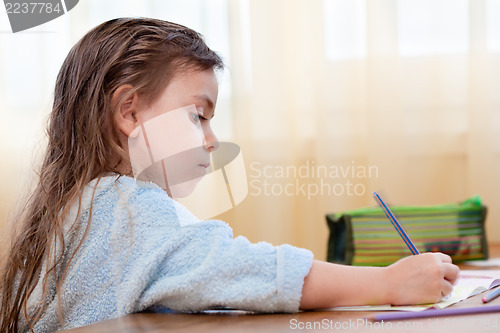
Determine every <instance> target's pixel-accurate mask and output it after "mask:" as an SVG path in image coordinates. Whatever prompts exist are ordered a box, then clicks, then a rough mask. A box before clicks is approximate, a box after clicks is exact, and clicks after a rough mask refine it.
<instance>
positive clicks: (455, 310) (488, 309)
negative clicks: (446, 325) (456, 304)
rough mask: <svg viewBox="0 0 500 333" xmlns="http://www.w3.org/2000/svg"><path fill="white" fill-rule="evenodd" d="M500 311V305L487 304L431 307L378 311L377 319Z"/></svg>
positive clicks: (416, 317)
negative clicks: (412, 310)
mask: <svg viewBox="0 0 500 333" xmlns="http://www.w3.org/2000/svg"><path fill="white" fill-rule="evenodd" d="M492 312H500V305H485V306H476V307H472V308H451V309H431V310H424V311H420V312H394V313H378V314H376V315H375V318H374V319H375V320H376V321H382V320H384V321H389V320H400V319H418V318H430V317H442V316H459V315H467V314H476V313H492Z"/></svg>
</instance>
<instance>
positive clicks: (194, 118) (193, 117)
mask: <svg viewBox="0 0 500 333" xmlns="http://www.w3.org/2000/svg"><path fill="white" fill-rule="evenodd" d="M189 119H191V121H192V122H193V124H196V125H198V124H199V123H200V116H199V115H198V114H197V113H194V112H190V113H189Z"/></svg>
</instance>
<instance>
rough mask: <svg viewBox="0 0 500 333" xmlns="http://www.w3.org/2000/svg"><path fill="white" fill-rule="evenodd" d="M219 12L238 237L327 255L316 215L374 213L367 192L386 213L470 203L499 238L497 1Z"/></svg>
mask: <svg viewBox="0 0 500 333" xmlns="http://www.w3.org/2000/svg"><path fill="white" fill-rule="evenodd" d="M229 5H230V15H229V18H230V22H231V25H230V26H231V50H232V53H231V55H232V68H231V72H232V74H233V75H232V78H233V81H232V82H233V98H232V100H233V112H234V114H233V117H234V137H235V140H236V141H237V142H239V143H240V144H241V145H242V147H243V152H244V154H245V159H246V161H247V173H248V177H249V184H250V189H249V196H248V198H247V199H246V201H245V202H243V203H242V204H241V205H240V206H238V207H236V208H235V209H234V210H232V211H230V212H229V213H227V214H225V215H224V217H225V218H226V219H227V220H230V221H232V223H233V224H234V225H235V230H236V231H238V232H241V233H243V234H245V235H249V237H250V238H251V239H252V240H261V239H266V240H269V241H271V242H273V243H281V242H291V243H292V244H295V245H298V246H304V247H308V248H310V249H312V250H313V251H314V253H315V254H316V256H317V257H319V258H324V257H325V251H326V240H327V235H328V230H327V228H326V225H325V220H324V214H325V213H327V212H341V211H344V210H348V209H352V208H358V207H363V206H368V205H370V206H371V205H374V201H373V200H372V198H371V194H372V192H373V191H381V192H382V193H383V194H384V196H385V197H386V198H387V200H388V201H389V202H390V203H391V204H393V205H397V204H404V205H420V204H422V205H423V204H439V203H447V202H456V201H462V200H464V199H466V198H468V197H470V196H472V195H474V194H479V195H480V196H481V197H482V198H483V201H484V203H485V204H486V205H487V206H488V208H489V213H488V218H487V227H488V236H489V240H490V241H497V242H498V241H499V240H500V223H499V222H498V219H499V218H500V212H499V204H500V194H499V192H498V190H497V188H498V187H499V185H500V176H499V175H500V173H499V172H498V171H497V170H498V169H499V167H500V159H499V157H500V155H499V152H500V151H499V149H498V148H499V142H500V140H499V139H500V131H499V129H500V122H499V120H500V119H499V115H500V93H499V91H500V75H498V74H499V70H500V53H499V52H500V48H499V45H500V43H499V37H498V36H500V24H499V23H498V22H500V1H498V0H490V1H483V0H479V1H476V0H474V1H467V0H459V1H457V0H432V1H422V0H378V1H365V0H324V1H318V0H317V1H310V0H293V1H290V0H282V1H272V2H270V1H264V0H256V1H255V0H252V1H245V0H242V1H237V2H231V3H230V4H229ZM231 20H232V21H231ZM249 69H251V70H249ZM349 167H350V168H349ZM301 168H302V169H301ZM325 168H326V169H328V170H329V173H328V174H325V173H323V174H321V172H320V171H321V170H324V169H325ZM282 169H285V170H289V171H293V170H295V171H300V170H302V171H304V172H303V173H302V174H299V173H298V172H297V173H296V174H294V173H293V172H280V170H282ZM305 170H308V171H309V174H307V173H306V171H305ZM335 170H337V171H338V172H335ZM339 170H340V171H339ZM314 171H317V174H316V175H313V172H314ZM342 171H344V172H343V173H342ZM290 184H291V185H290ZM302 184H305V185H306V186H305V187H302V188H301V187H300V186H301V185H302ZM349 184H350V185H351V186H349ZM307 185H310V186H309V187H307ZM327 185H329V186H327ZM287 186H288V187H287ZM349 187H350V188H351V192H350V193H349ZM265 189H267V190H268V191H267V192H266V191H265ZM273 189H274V192H273ZM286 189H288V190H289V191H288V193H286V192H285V190H286ZM321 189H322V190H323V192H321ZM303 190H304V191H303ZM317 190H318V191H317ZM292 192H293V193H292ZM304 192H306V193H304ZM289 194H290V195H289Z"/></svg>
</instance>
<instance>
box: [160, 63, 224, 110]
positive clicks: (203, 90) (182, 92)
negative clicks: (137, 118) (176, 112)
mask: <svg viewBox="0 0 500 333" xmlns="http://www.w3.org/2000/svg"><path fill="white" fill-rule="evenodd" d="M217 94H218V82H217V77H216V75H215V73H214V71H213V70H212V69H210V70H204V71H193V70H190V71H183V72H180V73H178V74H176V75H175V76H174V77H173V78H172V80H171V81H170V83H169V84H168V85H167V87H166V88H165V90H164V91H163V93H162V95H167V96H170V97H171V98H172V97H173V96H174V95H176V96H190V97H193V98H195V97H196V98H197V99H200V100H203V99H205V98H204V97H208V98H209V99H211V100H213V101H214V102H215V99H216V98H217Z"/></svg>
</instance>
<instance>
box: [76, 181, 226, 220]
mask: <svg viewBox="0 0 500 333" xmlns="http://www.w3.org/2000/svg"><path fill="white" fill-rule="evenodd" d="M82 197H83V199H82V203H83V202H87V207H89V208H90V204H92V206H93V207H92V211H93V214H99V213H106V212H107V213H110V214H112V215H113V217H114V219H116V220H129V219H132V220H134V221H135V222H136V223H147V224H150V225H155V224H157V223H161V224H163V225H164V224H165V223H167V224H169V225H170V226H174V227H178V226H181V227H182V226H186V225H192V224H195V223H198V222H200V220H199V219H198V218H197V217H195V216H194V215H193V214H192V213H191V212H190V211H189V210H188V209H186V208H185V207H184V206H183V205H182V204H180V203H178V202H177V201H175V200H173V199H172V198H170V197H169V196H168V194H167V193H166V192H165V191H164V190H163V189H161V188H160V187H159V186H158V185H156V184H155V183H152V182H144V181H140V180H136V179H134V178H131V177H127V176H119V175H113V176H107V177H102V178H100V179H95V180H93V181H92V182H90V183H89V184H88V185H87V187H86V189H85V191H84V194H83V196H82ZM218 222H220V221H218Z"/></svg>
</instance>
